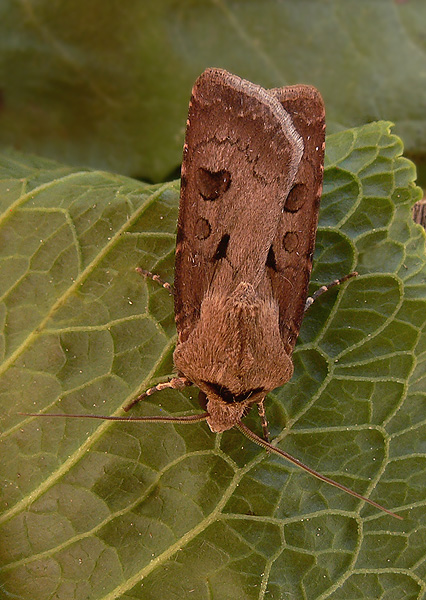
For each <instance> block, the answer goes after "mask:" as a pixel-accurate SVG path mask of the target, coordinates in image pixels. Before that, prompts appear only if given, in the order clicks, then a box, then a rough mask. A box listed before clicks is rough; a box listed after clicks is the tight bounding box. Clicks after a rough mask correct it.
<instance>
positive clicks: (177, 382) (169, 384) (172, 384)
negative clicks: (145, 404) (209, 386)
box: [123, 377, 192, 412]
mask: <svg viewBox="0 0 426 600" xmlns="http://www.w3.org/2000/svg"><path fill="white" fill-rule="evenodd" d="M190 385H192V381H189V379H187V378H186V377H173V379H170V381H165V382H163V383H158V384H157V385H154V387H152V388H149V389H148V390H146V391H145V392H143V394H141V395H140V396H138V397H137V398H133V400H130V402H129V403H128V404H126V405H125V406H123V410H124V411H126V412H127V411H128V410H130V409H131V408H132V406H134V405H135V404H137V403H138V402H139V401H140V400H143V399H144V398H147V397H148V396H151V395H152V394H154V393H155V392H161V390H166V389H169V388H171V389H173V390H183V389H184V388H185V387H188V386H190Z"/></svg>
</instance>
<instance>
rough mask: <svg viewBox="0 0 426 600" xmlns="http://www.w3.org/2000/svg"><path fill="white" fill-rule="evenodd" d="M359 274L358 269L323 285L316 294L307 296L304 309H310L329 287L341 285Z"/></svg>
mask: <svg viewBox="0 0 426 600" xmlns="http://www.w3.org/2000/svg"><path fill="white" fill-rule="evenodd" d="M357 275H359V273H358V271H352V273H348V274H347V275H345V276H344V277H341V278H340V279H335V280H334V281H332V282H331V283H328V284H327V285H322V286H321V287H320V288H319V289H318V290H317V291H316V292H315V293H314V294H312V296H309V298H306V302H305V309H304V311H305V312H306V311H307V310H308V308H309V307H310V306H312V304H313V303H314V302H315V300H317V299H318V298H319V297H320V296H322V295H323V294H325V292H328V290H329V289H331V288H333V287H335V286H336V285H340V284H342V283H344V282H345V281H347V280H348V279H352V277H357Z"/></svg>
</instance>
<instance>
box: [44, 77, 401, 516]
mask: <svg viewBox="0 0 426 600" xmlns="http://www.w3.org/2000/svg"><path fill="white" fill-rule="evenodd" d="M324 146H325V110H324V104H323V101H322V98H321V96H320V94H319V92H318V91H317V90H316V89H315V88H313V87H310V86H305V85H296V86H291V87H284V88H280V89H271V90H265V89H263V88H262V87H260V86H258V85H255V84H253V83H250V82H249V81H245V80H243V79H240V78H239V77H237V76H235V75H231V74H230V73H228V72H227V71H224V70H221V69H207V70H206V71H205V72H204V73H202V75H201V76H200V77H199V78H198V79H197V81H196V83H195V85H194V88H193V90H192V97H191V102H190V105H189V115H188V122H187V130H186V139H185V146H184V152H183V163H182V181H181V197H180V207H179V219H178V231H177V246H176V267H175V290H174V300H175V317H176V327H177V332H178V341H177V345H176V349H175V352H174V363H175V366H176V369H177V371H178V376H177V377H175V378H173V379H172V380H170V381H168V382H166V383H160V384H158V385H157V386H155V387H153V388H150V389H149V390H147V391H146V392H145V393H144V394H142V395H141V396H139V397H138V398H136V399H135V400H134V401H132V402H131V403H130V404H129V405H128V406H127V407H125V410H128V409H129V408H130V406H131V405H133V404H135V402H137V401H138V400H141V399H142V398H143V397H146V396H148V395H151V394H152V393H154V392H155V391H159V390H162V389H165V388H174V389H181V388H184V387H185V386H188V385H192V384H195V385H196V386H197V387H198V388H199V389H200V393H199V396H200V401H201V403H202V404H203V405H204V406H205V408H206V412H205V413H202V414H198V415H190V416H183V417H98V416H95V415H62V416H86V417H91V418H107V419H110V420H140V421H151V422H152V421H161V422H181V423H184V422H186V423H188V422H194V421H195V422H196V421H202V420H206V421H207V423H208V425H209V427H210V429H211V430H212V431H213V432H222V431H226V430H227V429H231V428H232V427H234V426H236V427H237V428H238V429H239V430H240V431H241V432H242V433H244V434H245V435H246V436H247V437H249V438H250V439H251V440H253V441H254V442H255V443H257V444H259V445H261V446H263V447H264V448H267V449H268V450H269V451H271V452H274V453H276V454H279V455H280V456H283V457H285V458H286V459H288V460H289V461H291V462H293V463H294V464H296V465H298V466H299V467H301V468H303V469H305V470H306V471H308V472H309V473H311V474H313V475H314V476H315V477H318V478H319V479H321V480H322V481H326V482H327V483H330V484H331V485H334V486H335V487H338V488H339V489H341V490H344V491H345V492H348V493H349V494H352V495H353V496H355V497H357V498H359V499H362V500H365V501H366V502H368V503H370V504H372V505H373V506H375V507H377V508H380V509H381V510H384V511H385V512H387V513H389V514H391V515H392V516H395V517H397V518H399V519H400V518H401V517H400V516H399V515H395V514H394V513H392V512H390V511H389V510H387V509H385V508H383V507H382V506H380V505H379V504H377V503H376V502H374V501H372V500H370V499H368V498H364V497H363V496H361V495H360V494H358V493H357V492H354V491H352V490H350V489H349V488H347V487H345V486H343V485H342V484H339V483H337V482H335V481H333V480H331V479H329V478H328V477H326V476H324V475H321V474H319V473H317V472H316V471H313V470H312V469H310V468H309V467H308V466H306V465H304V464H303V463H301V462H300V461H299V460H298V459H296V458H294V457H292V456H290V455H288V454H287V453H286V452H284V451H283V450H281V449H279V448H277V447H275V446H273V445H272V444H270V443H269V441H268V440H267V436H268V434H267V423H266V418H265V412H264V408H263V402H264V399H265V396H266V395H267V393H268V392H270V391H271V390H273V389H275V388H277V387H279V386H281V385H283V384H285V383H286V382H287V381H289V380H290V378H291V376H292V374H293V363H292V360H291V355H292V352H293V349H294V346H295V343H296V339H297V336H298V334H299V330H300V326H301V322H302V318H303V314H304V311H305V310H306V308H307V307H308V306H309V305H310V304H311V303H312V301H313V299H312V298H308V299H307V293H308V284H309V278H310V274H311V268H312V256H313V251H314V244H315V234H316V228H317V220H318V211H319V202H320V196H321V190H322V179H323V163H324ZM139 271H141V272H142V273H143V274H145V275H147V276H150V277H152V278H153V279H156V280H158V281H160V283H163V282H162V281H161V280H160V278H159V277H158V276H154V275H152V273H150V272H148V271H143V270H142V269H139ZM353 275H354V273H352V274H350V275H348V276H346V277H344V278H343V279H341V280H337V281H335V282H333V283H332V284H331V285H337V284H339V283H341V282H342V281H344V280H346V279H347V278H349V277H351V276H353ZM164 286H165V287H168V288H171V286H170V285H169V284H164ZM329 287H330V286H324V287H323V288H321V289H320V290H319V291H318V292H317V293H316V294H315V295H314V297H315V296H317V295H319V294H321V293H323V292H324V291H325V290H326V289H328V288H329ZM253 405H257V407H258V409H259V414H260V416H261V418H262V425H263V430H264V437H265V438H266V439H262V438H260V437H259V436H257V435H256V434H255V433H254V432H252V431H251V430H250V429H248V428H247V427H246V426H245V425H244V424H243V423H242V422H241V419H242V418H243V417H244V415H245V414H246V413H247V412H248V410H249V409H250V408H251V407H252V406H253ZM52 416H53V415H52ZM54 416H59V415H54Z"/></svg>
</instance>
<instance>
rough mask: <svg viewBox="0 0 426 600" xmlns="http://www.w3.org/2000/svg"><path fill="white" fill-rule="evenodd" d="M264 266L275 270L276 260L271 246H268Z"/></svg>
mask: <svg viewBox="0 0 426 600" xmlns="http://www.w3.org/2000/svg"><path fill="white" fill-rule="evenodd" d="M266 266H267V267H269V268H270V269H272V270H273V271H276V270H277V261H276V260H275V254H274V249H273V248H272V246H271V247H270V248H269V252H268V256H267V258H266Z"/></svg>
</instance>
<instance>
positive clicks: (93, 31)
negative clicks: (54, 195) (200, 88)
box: [0, 0, 426, 181]
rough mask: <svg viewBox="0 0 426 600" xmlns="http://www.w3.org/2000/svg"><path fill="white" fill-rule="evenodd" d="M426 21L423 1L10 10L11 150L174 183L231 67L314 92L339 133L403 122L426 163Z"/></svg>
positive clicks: (1, 68)
mask: <svg viewBox="0 0 426 600" xmlns="http://www.w3.org/2000/svg"><path fill="white" fill-rule="evenodd" d="M425 22H426V3H425V2H424V1H423V0H410V1H404V0H363V1H360V0H345V1H344V2H342V0H327V1H324V0H322V1H320V0H303V3H301V2H295V1H294V0H246V1H245V2H241V1H240V0H227V1H226V2H224V1H222V2H218V1H215V2H211V1H206V0H196V1H195V0H191V1H189V0H186V1H184V2H179V1H177V0H155V1H152V0H151V1H148V0H145V1H139V2H121V1H118V0H109V1H108V2H105V1H103V0H91V1H90V2H86V1H84V0H78V1H76V0H74V2H73V3H72V4H69V5H66V6H64V5H59V4H57V3H55V2H51V0H38V1H37V2H36V3H30V4H29V3H25V2H16V1H14V0H3V1H2V3H1V6H0V78H1V82H2V83H1V91H0V109H1V110H0V132H1V139H0V144H1V147H3V148H4V147H5V146H8V145H13V146H14V147H15V148H26V149H27V150H28V151H32V152H36V153H37V154H42V155H48V156H50V157H52V158H55V159H57V160H62V161H64V162H67V163H73V164H77V165H80V164H82V163H83V164H88V165H91V166H92V167H94V168H103V169H107V170H110V171H116V172H119V173H125V174H127V175H132V176H136V177H143V178H144V179H149V180H150V181H159V180H164V179H166V178H167V177H168V176H169V174H170V173H171V172H173V170H174V169H176V168H177V167H178V165H179V164H180V161H181V154H182V153H181V149H182V142H183V135H184V124H185V119H186V114H187V110H188V100H189V97H190V93H191V87H192V85H193V83H194V81H195V78H196V77H197V76H198V75H199V74H200V73H201V72H202V71H203V70H204V69H205V68H206V67H223V68H226V69H228V70H229V71H231V72H234V73H237V74H238V75H240V76H242V77H245V78H247V79H249V80H250V81H255V82H256V83H259V84H261V85H263V86H266V87H277V86H282V85H289V84H294V83H309V84H312V85H315V86H316V87H318V89H319V90H320V91H321V93H322V94H323V96H324V100H325V103H326V106H327V128H328V131H329V132H331V131H336V130H339V129H342V128H347V127H353V126H355V125H361V124H363V123H366V122H368V121H371V120H377V119H387V120H391V121H392V122H394V123H395V124H396V131H397V132H398V134H399V135H401V136H402V137H403V139H404V142H405V145H406V147H407V149H408V151H409V152H410V153H411V155H412V156H416V158H418V159H419V163H423V164H424V163H425V155H426V119H425V115H426V86H425V76H424V74H425V72H426V51H425V50H426V41H425V36H424V29H425V26H424V25H425ZM165 141H167V143H165Z"/></svg>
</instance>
